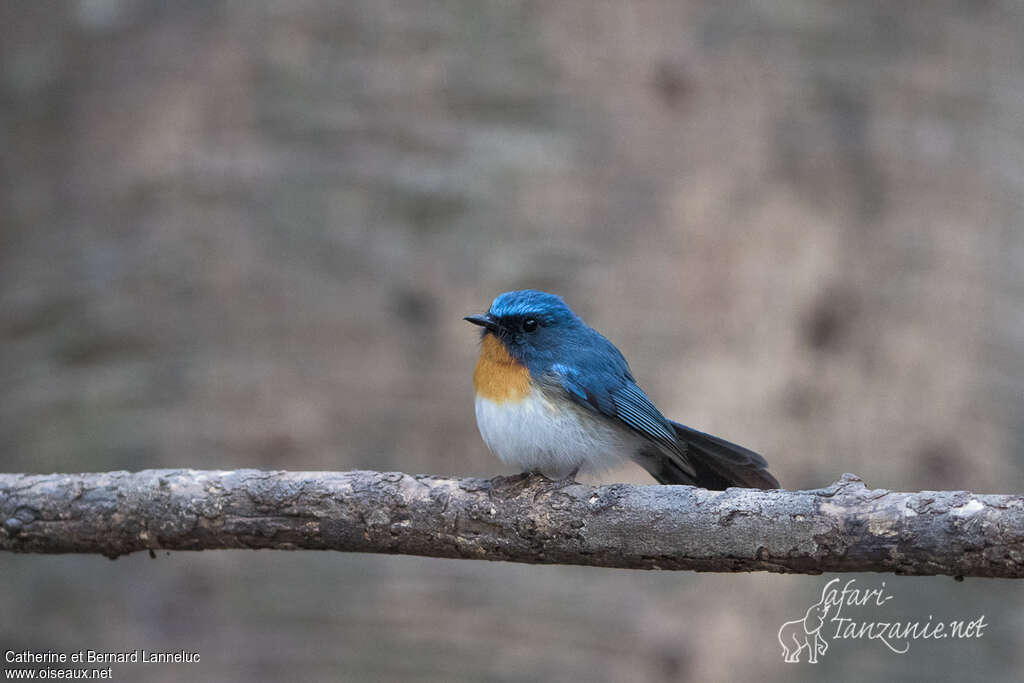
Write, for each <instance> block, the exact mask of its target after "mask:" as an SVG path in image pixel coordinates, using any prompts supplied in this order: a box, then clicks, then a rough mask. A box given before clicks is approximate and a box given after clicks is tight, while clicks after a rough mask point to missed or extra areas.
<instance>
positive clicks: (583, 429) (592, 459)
mask: <svg viewBox="0 0 1024 683" xmlns="http://www.w3.org/2000/svg"><path fill="white" fill-rule="evenodd" d="M476 424H477V426H478V427H479V428H480V436H482V437H483V439H484V443H486V444H487V447H488V448H489V449H490V450H491V452H492V453H494V454H495V455H496V456H498V457H499V458H501V460H502V462H505V463H507V464H509V465H512V466H513V467H516V468H518V469H520V470H524V471H525V470H532V469H539V470H540V471H541V472H542V473H543V474H544V476H546V477H549V478H551V479H562V478H564V477H565V476H567V475H568V474H569V473H570V472H572V471H573V470H575V469H576V468H580V471H582V472H591V473H594V472H600V471H603V470H607V469H611V468H613V467H618V466H620V465H622V464H623V463H624V461H625V460H627V459H628V458H630V457H631V456H632V455H633V453H634V452H635V451H636V449H637V447H638V445H639V444H638V437H636V436H634V435H632V434H630V433H629V432H628V431H626V430H625V429H619V428H616V427H614V426H612V425H610V424H608V423H606V422H604V421H603V420H602V419H600V418H599V417H598V416H596V415H593V414H591V413H589V412H588V411H586V409H585V408H582V407H579V406H576V405H573V404H571V403H568V402H566V403H565V404H556V403H554V402H552V401H550V400H548V399H547V398H545V397H544V395H543V394H541V393H540V392H539V391H536V390H535V391H533V392H532V393H531V394H530V395H529V396H527V397H526V398H525V399H523V400H522V401H505V402H502V403H496V402H494V401H490V400H488V399H486V398H481V397H479V396H478V397H477V399H476Z"/></svg>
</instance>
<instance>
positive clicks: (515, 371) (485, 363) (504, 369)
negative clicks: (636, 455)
mask: <svg viewBox="0 0 1024 683" xmlns="http://www.w3.org/2000/svg"><path fill="white" fill-rule="evenodd" d="M473 386H474V387H476V395H477V396H479V397H481V398H486V399H488V400H490V401H494V402H495V403H504V402H505V401H521V400H522V399H524V398H526V396H527V395H529V393H530V371H529V370H527V369H526V366H525V365H522V364H521V363H519V362H518V361H516V360H515V359H514V358H512V356H510V355H509V354H508V351H506V350H505V345H504V344H502V343H501V340H499V339H498V338H497V337H495V336H494V335H493V334H491V333H490V332H488V333H487V334H485V335H484V338H483V342H482V343H481V345H480V359H479V360H478V361H477V362H476V370H474V371H473Z"/></svg>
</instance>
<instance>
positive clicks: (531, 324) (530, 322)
mask: <svg viewBox="0 0 1024 683" xmlns="http://www.w3.org/2000/svg"><path fill="white" fill-rule="evenodd" d="M536 329H537V319H536V318H527V319H526V320H524V321H523V332H533V331H534V330H536Z"/></svg>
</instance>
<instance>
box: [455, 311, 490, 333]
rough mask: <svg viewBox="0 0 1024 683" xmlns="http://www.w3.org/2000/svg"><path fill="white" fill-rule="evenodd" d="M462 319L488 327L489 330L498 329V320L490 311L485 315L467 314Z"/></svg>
mask: <svg viewBox="0 0 1024 683" xmlns="http://www.w3.org/2000/svg"><path fill="white" fill-rule="evenodd" d="M463 320H465V321H466V322H469V323H473V324H474V325H479V326H480V327H483V328H485V329H488V330H490V331H491V332H497V331H498V320H497V318H495V317H494V316H493V315H491V314H490V313H488V314H486V315H467V316H466V317H465V318H463Z"/></svg>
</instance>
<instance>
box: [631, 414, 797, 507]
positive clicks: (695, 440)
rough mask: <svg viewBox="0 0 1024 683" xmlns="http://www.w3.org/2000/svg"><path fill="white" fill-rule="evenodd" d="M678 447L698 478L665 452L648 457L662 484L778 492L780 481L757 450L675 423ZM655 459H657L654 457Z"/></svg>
mask: <svg viewBox="0 0 1024 683" xmlns="http://www.w3.org/2000/svg"><path fill="white" fill-rule="evenodd" d="M672 426H673V427H674V428H675V430H676V436H677V437H678V439H679V444H680V445H681V446H682V448H683V451H684V453H685V454H686V456H687V460H689V461H690V462H691V463H693V467H694V469H695V470H696V476H690V475H689V474H688V473H686V472H684V471H683V470H682V469H681V468H680V467H679V466H678V465H677V464H676V463H675V462H673V461H672V460H671V459H670V458H669V457H668V456H666V455H664V454H662V453H657V454H653V453H649V454H646V455H647V458H645V460H646V461H647V462H646V463H645V464H647V463H649V464H650V465H652V467H648V471H649V472H650V473H651V475H652V476H653V477H654V478H655V479H657V480H658V482H659V483H661V484H694V485H696V486H700V487H702V488H706V489H712V490H716V491H723V490H725V489H727V488H729V487H730V486H739V487H743V488H751V489H777V488H780V487H779V482H778V480H776V479H775V477H773V476H772V475H771V474H770V473H769V472H768V463H767V462H765V459H764V458H762V457H761V456H760V455H758V454H757V453H755V452H754V451H752V450H750V449H748V448H744V447H743V446H738V445H736V444H734V443H730V442H728V441H726V440H725V439H720V438H718V437H717V436H712V435H711V434H705V433H704V432H699V431H697V430H696V429H691V428H690V427H687V426H686V425H681V424H679V423H678V422H673V423H672ZM651 456H654V457H651Z"/></svg>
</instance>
